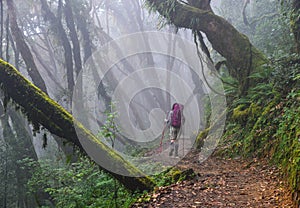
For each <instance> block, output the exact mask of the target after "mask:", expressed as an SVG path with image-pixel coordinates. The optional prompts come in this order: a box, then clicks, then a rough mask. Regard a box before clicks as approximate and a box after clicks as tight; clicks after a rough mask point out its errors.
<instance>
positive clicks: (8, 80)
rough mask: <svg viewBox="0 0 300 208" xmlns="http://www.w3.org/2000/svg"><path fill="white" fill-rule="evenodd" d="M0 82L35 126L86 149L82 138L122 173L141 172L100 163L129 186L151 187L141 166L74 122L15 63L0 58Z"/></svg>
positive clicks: (133, 188)
mask: <svg viewBox="0 0 300 208" xmlns="http://www.w3.org/2000/svg"><path fill="white" fill-rule="evenodd" d="M0 84H1V86H2V89H3V91H4V93H5V96H6V99H12V100H13V101H14V102H15V103H16V104H17V105H19V106H20V107H21V108H22V110H23V111H24V113H25V114H26V116H27V118H28V119H29V120H30V121H31V122H32V124H33V125H34V126H36V127H38V128H39V126H40V125H41V126H43V127H44V128H46V129H48V130H49V132H51V133H53V134H55V135H57V136H59V137H62V138H64V139H66V140H67V141H68V142H70V143H72V144H74V145H76V146H78V147H79V149H80V150H81V151H82V152H83V153H86V152H85V150H84V149H83V147H82V145H81V142H85V143H88V144H89V145H90V146H92V147H93V148H94V150H96V151H98V152H99V153H100V154H101V157H103V160H105V161H106V162H107V163H108V164H111V166H113V167H115V168H117V169H118V170H121V171H122V172H123V173H124V175H132V176H135V175H139V176H141V177H129V176H123V175H118V174H116V173H114V172H112V171H110V170H107V169H105V168H104V167H101V168H102V169H103V170H104V171H106V172H107V173H109V174H111V175H112V176H113V177H115V178H116V179H117V180H119V181H120V182H121V183H122V184H123V185H124V186H125V187H126V188H128V189H129V190H150V189H152V188H153V185H154V183H153V181H152V180H151V179H150V178H149V177H147V176H145V175H144V174H143V173H142V172H141V171H140V170H138V169H137V168H136V167H134V166H133V165H131V164H130V163H128V162H127V161H125V160H124V159H123V158H122V157H121V156H119V155H118V154H117V153H115V152H114V151H113V150H112V149H110V148H109V147H108V146H106V145H105V144H103V143H102V142H100V141H99V140H97V139H96V138H95V137H94V136H93V135H92V134H91V133H90V132H89V131H88V130H86V129H85V128H84V127H83V126H82V125H81V124H79V123H78V122H76V121H75V120H74V118H73V117H72V115H71V114H70V113H68V112H67V111H66V110H65V109H64V108H62V107H61V106H60V105H59V104H57V103H56V102H55V101H53V100H51V99H50V98H49V97H48V96H47V95H46V94H45V93H44V92H42V91H41V90H40V89H39V88H37V87H36V86H34V85H33V84H32V83H31V82H30V81H28V80H27V79H26V78H24V77H23V76H22V75H21V74H20V72H18V71H17V70H16V69H15V68H14V67H12V66H11V65H10V64H8V63H6V62H4V61H3V60H1V59H0ZM75 128H76V130H77V131H76V130H75ZM79 137H80V138H84V141H81V142H80V141H79ZM92 159H95V158H92Z"/></svg>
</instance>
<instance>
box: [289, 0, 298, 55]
mask: <svg viewBox="0 0 300 208" xmlns="http://www.w3.org/2000/svg"><path fill="white" fill-rule="evenodd" d="M291 26H292V31H293V34H294V37H295V41H296V50H297V53H298V54H300V1H299V0H294V1H293V10H292V15H291Z"/></svg>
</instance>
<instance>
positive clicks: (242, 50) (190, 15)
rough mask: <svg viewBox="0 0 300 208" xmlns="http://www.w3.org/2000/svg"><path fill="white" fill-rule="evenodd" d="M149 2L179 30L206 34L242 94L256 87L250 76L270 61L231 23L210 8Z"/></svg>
mask: <svg viewBox="0 0 300 208" xmlns="http://www.w3.org/2000/svg"><path fill="white" fill-rule="evenodd" d="M147 2H148V3H149V4H150V7H151V8H152V9H155V10H157V11H158V12H159V13H160V14H161V15H162V16H164V17H165V18H166V19H167V20H168V21H169V23H172V24H174V25H175V26H176V27H179V28H180V27H183V28H190V29H192V30H196V31H202V32H204V33H205V34H206V36H207V39H208V40H209V41H210V43H211V44H212V47H213V48H214V49H215V50H216V51H217V52H219V53H220V54H221V55H222V56H223V57H225V58H226V59H227V66H228V67H229V73H230V75H231V76H233V77H234V78H236V79H237V80H238V81H239V83H240V93H241V94H244V93H246V91H247V89H248V87H249V86H250V85H252V84H254V83H251V82H249V79H248V77H249V75H250V74H251V73H253V72H255V71H257V70H259V68H260V66H261V65H262V64H264V63H266V62H267V59H266V57H265V56H264V54H263V53H261V52H260V51H259V50H258V49H256V48H255V47H254V46H253V45H252V44H251V43H250V41H249V39H248V38H247V37H246V36H245V35H243V34H241V33H239V32H238V31H237V30H236V29H235V28H234V27H233V26H232V25H231V24H230V23H229V22H227V21H226V20H225V19H223V18H222V17H219V16H217V15H215V14H214V13H213V12H212V11H210V10H209V9H208V10H203V9H199V8H196V7H193V6H190V5H187V4H183V3H179V2H178V1H176V0H172V1H165V0H147ZM206 2H207V1H206ZM197 5H198V4H197ZM206 8H208V6H207V5H206Z"/></svg>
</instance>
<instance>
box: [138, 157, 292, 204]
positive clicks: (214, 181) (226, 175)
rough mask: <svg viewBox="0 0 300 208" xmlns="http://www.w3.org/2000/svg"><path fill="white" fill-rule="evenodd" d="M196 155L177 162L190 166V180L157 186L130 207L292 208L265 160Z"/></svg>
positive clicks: (184, 166)
mask: <svg viewBox="0 0 300 208" xmlns="http://www.w3.org/2000/svg"><path fill="white" fill-rule="evenodd" d="M197 158H198V157H197V155H196V154H190V155H189V156H187V157H186V158H184V159H183V160H182V161H181V162H180V163H179V164H178V167H179V168H181V169H183V170H185V169H189V168H193V170H194V172H195V173H197V176H196V177H195V178H194V179H192V180H188V181H183V182H180V183H177V184H173V185H170V186H166V187H159V188H158V189H157V190H155V191H154V192H153V193H151V194H149V196H148V197H149V200H148V201H146V202H140V203H135V204H134V205H133V206H132V207H133V208H138V207H139V208H140V207H142V208H144V207H145V208H146V207H148V208H157V207H164V208H168V207H174V208H175V207H176V208H177V207H180V208H185V207H191V208H200V207H201V208H206V207H207V208H211V207H214V208H219V207H228V208H229V207H230V208H231V207H237V208H241V207H247V208H251V207H253V208H260V207H261V208H269V207H270V208H276V207H278V208H284V207H286V208H291V207H293V204H292V200H291V195H290V193H289V192H288V191H287V189H286V186H285V184H284V183H283V182H282V180H281V177H280V172H279V170H278V169H277V168H275V167H271V166H269V165H268V163H267V162H265V161H256V160H254V161H251V162H249V161H244V160H241V159H220V158H216V157H212V158H209V159H208V160H206V161H205V162H203V163H198V160H197Z"/></svg>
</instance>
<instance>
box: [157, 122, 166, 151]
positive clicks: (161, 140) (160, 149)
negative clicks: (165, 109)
mask: <svg viewBox="0 0 300 208" xmlns="http://www.w3.org/2000/svg"><path fill="white" fill-rule="evenodd" d="M166 127H167V123H165V124H164V128H163V131H162V134H161V139H160V145H159V153H161V152H162V142H163V139H164V137H165V131H166Z"/></svg>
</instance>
